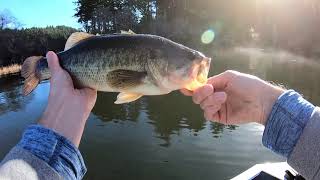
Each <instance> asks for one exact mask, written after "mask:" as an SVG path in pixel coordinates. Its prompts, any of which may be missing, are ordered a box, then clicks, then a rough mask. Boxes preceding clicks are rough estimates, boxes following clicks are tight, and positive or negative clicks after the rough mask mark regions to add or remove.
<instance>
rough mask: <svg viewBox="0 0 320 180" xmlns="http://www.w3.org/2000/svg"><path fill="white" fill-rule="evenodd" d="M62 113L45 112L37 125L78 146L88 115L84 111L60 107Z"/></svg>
mask: <svg viewBox="0 0 320 180" xmlns="http://www.w3.org/2000/svg"><path fill="white" fill-rule="evenodd" d="M61 109H63V110H62V111H56V112H55V111H47V110H46V111H45V112H44V113H43V116H42V117H41V118H40V119H39V121H38V123H39V124H40V125H43V126H44V127H46V128H49V129H52V130H54V131H55V132H57V133H59V134H60V135H61V136H64V137H65V138H67V139H68V140H69V141H71V142H72V143H73V144H74V145H75V146H77V147H78V146H79V144H80V139H81V136H82V133H83V130H84V126H85V123H86V120H87V119H88V116H89V113H84V111H80V110H79V111H74V110H67V109H66V108H65V107H63V106H62V107H61Z"/></svg>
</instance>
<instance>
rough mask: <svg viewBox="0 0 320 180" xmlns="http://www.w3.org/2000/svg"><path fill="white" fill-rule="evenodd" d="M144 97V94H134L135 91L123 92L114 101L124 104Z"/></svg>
mask: <svg viewBox="0 0 320 180" xmlns="http://www.w3.org/2000/svg"><path fill="white" fill-rule="evenodd" d="M140 97H142V94H134V93H125V92H121V93H119V94H118V96H117V100H116V101H115V102H114V103H115V104H123V103H128V102H132V101H135V100H137V99H139V98H140Z"/></svg>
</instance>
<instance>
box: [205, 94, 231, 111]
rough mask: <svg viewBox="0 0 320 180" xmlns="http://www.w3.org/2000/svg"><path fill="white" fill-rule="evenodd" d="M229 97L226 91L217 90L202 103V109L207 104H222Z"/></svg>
mask: <svg viewBox="0 0 320 180" xmlns="http://www.w3.org/2000/svg"><path fill="white" fill-rule="evenodd" d="M226 99H227V94H226V93H225V92H216V93H213V94H211V95H210V96H208V97H207V98H206V99H205V100H203V101H202V102H201V103H200V107H201V109H205V108H206V107H207V106H214V105H221V104H222V103H224V102H225V101H226Z"/></svg>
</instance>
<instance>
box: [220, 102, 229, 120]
mask: <svg viewBox="0 0 320 180" xmlns="http://www.w3.org/2000/svg"><path fill="white" fill-rule="evenodd" d="M227 110H228V109H227V105H226V104H222V105H221V108H220V110H219V114H220V119H219V122H220V123H222V124H228V112H227Z"/></svg>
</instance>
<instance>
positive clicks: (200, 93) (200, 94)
mask: <svg viewBox="0 0 320 180" xmlns="http://www.w3.org/2000/svg"><path fill="white" fill-rule="evenodd" d="M212 93H213V87H212V85H211V84H206V85H204V86H202V87H200V88H198V89H196V90H195V91H194V92H193V96H192V100H193V102H194V103H196V104H200V103H201V102H202V101H203V100H204V99H205V98H206V97H208V96H209V95H211V94H212Z"/></svg>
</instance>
